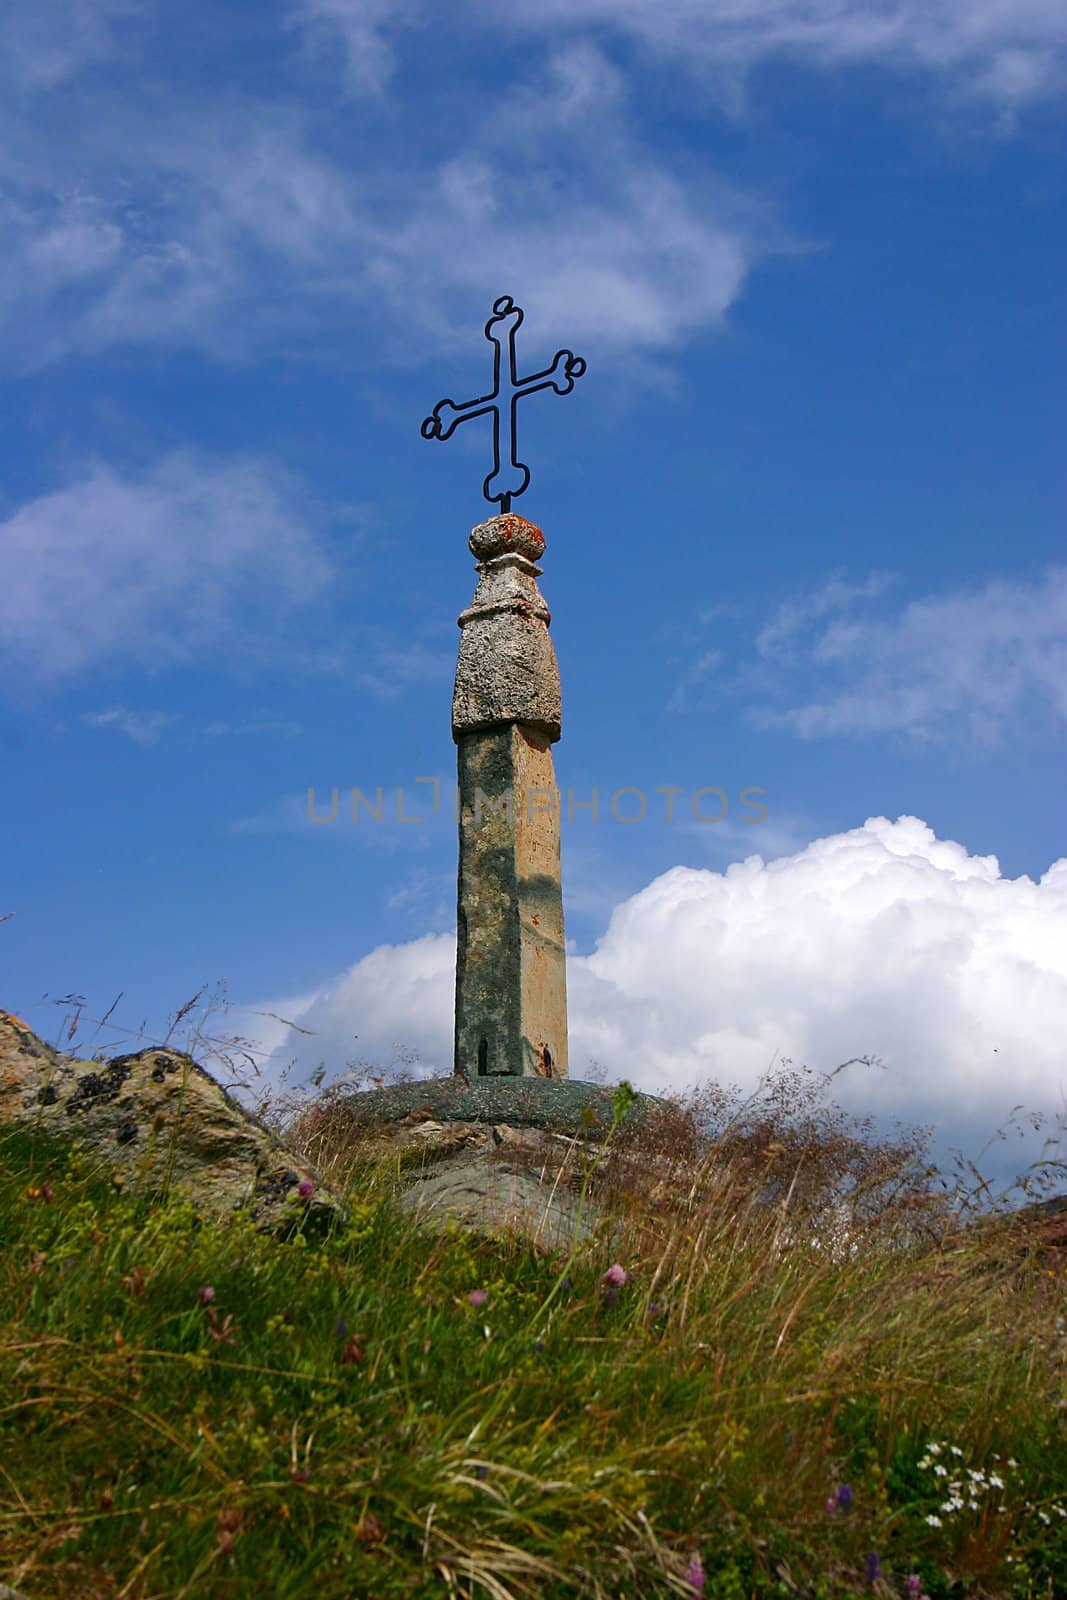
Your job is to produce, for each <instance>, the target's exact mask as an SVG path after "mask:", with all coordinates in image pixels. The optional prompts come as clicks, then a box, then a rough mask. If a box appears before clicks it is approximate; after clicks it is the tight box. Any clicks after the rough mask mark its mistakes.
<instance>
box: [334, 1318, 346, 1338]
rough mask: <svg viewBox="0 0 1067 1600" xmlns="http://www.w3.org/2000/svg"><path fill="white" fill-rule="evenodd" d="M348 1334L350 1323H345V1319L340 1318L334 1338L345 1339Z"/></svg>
mask: <svg viewBox="0 0 1067 1600" xmlns="http://www.w3.org/2000/svg"><path fill="white" fill-rule="evenodd" d="M347 1332H348V1323H347V1322H346V1321H345V1319H344V1317H338V1319H337V1326H336V1328H334V1330H333V1336H334V1338H335V1339H343V1338H344V1336H345V1334H346V1333H347Z"/></svg>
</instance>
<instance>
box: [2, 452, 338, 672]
mask: <svg viewBox="0 0 1067 1600" xmlns="http://www.w3.org/2000/svg"><path fill="white" fill-rule="evenodd" d="M331 571H332V568H331V562H330V559H329V556H328V553H327V550H326V548H325V544H324V542H323V539H322V536H321V533H320V531H319V530H318V529H317V528H315V527H313V526H312V525H311V523H310V520H309V511H308V508H307V506H306V505H304V504H302V501H301V497H300V495H299V493H298V486H297V484H296V482H295V480H293V479H292V478H291V477H290V476H289V475H287V474H286V473H284V472H282V471H280V470H279V469H278V468H276V467H274V466H272V465H270V464H268V463H266V462H264V461H260V460H255V459H248V458H243V459H240V460H230V461H221V462H220V461H217V460H213V459H210V458H208V457H205V456H203V455H200V454H197V453H194V452H190V451H182V452H176V453H174V454H172V455H169V456H166V457H164V458H163V459H162V460H160V461H159V462H158V463H157V464H156V465H155V466H154V467H152V468H150V469H149V470H147V471H145V472H142V473H141V474H139V475H136V476H134V475H129V476H123V475H120V474H119V473H117V472H116V471H114V470H113V469H112V468H110V467H108V466H106V465H103V464H96V465H94V466H92V467H90V468H89V469H88V470H87V471H86V472H85V475H84V476H83V477H81V478H80V479H79V480H78V481H75V482H72V483H71V484H69V485H68V487H66V488H63V489H57V490H55V491H53V492H52V493H50V494H45V495H42V496H41V497H40V498H39V499H36V500H33V501H30V502H29V503H28V504H26V505H24V506H22V507H21V508H20V509H19V510H17V511H15V512H14V513H13V514H12V515H11V516H9V517H8V518H7V519H6V521H4V522H2V523H0V587H2V589H3V592H4V595H5V604H4V606H3V607H2V608H0V660H2V661H4V662H5V663H6V667H7V672H8V679H9V684H11V685H12V686H13V687H14V688H15V689H16V690H17V689H18V688H19V687H20V685H21V687H22V688H23V690H29V688H30V687H31V686H32V685H34V684H47V683H50V682H53V681H56V680H59V679H61V678H66V677H70V676H72V675H74V674H77V673H80V672H84V671H86V670H88V669H90V668H94V667H97V666H100V665H103V664H112V663H129V662H131V661H133V662H138V663H140V664H141V665H142V666H145V667H148V668H158V667H161V666H169V665H173V664H176V663H187V662H189V661H193V660H201V659H205V658H208V659H211V658H214V659H217V658H219V657H220V656H221V657H223V658H225V657H230V658H231V659H232V658H234V657H242V656H246V657H250V658H252V659H260V658H262V657H263V656H265V655H268V654H269V653H270V652H271V650H272V649H273V648H276V646H277V642H278V639H279V638H280V637H284V636H285V633H286V628H287V622H288V619H287V616H286V610H285V609H284V608H283V607H282V606H281V605H280V603H279V597H280V596H283V597H284V601H285V608H288V609H289V610H290V611H300V610H301V609H302V608H304V607H306V606H308V605H310V604H313V603H314V602H316V601H317V600H320V599H321V598H322V597H323V595H324V593H325V592H327V591H328V589H329V581H330V576H331Z"/></svg>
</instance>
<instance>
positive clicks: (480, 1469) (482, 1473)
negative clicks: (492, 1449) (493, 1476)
mask: <svg viewBox="0 0 1067 1600" xmlns="http://www.w3.org/2000/svg"><path fill="white" fill-rule="evenodd" d="M474 1476H475V1477H476V1478H477V1479H478V1480H479V1481H480V1482H481V1483H484V1482H485V1480H486V1478H488V1476H489V1468H488V1467H487V1466H485V1464H484V1463H482V1464H481V1465H479V1466H477V1467H475V1469H474Z"/></svg>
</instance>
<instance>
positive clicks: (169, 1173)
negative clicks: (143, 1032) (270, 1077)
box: [0, 1011, 345, 1233]
mask: <svg viewBox="0 0 1067 1600" xmlns="http://www.w3.org/2000/svg"><path fill="white" fill-rule="evenodd" d="M7 1128H22V1129H25V1130H26V1131H27V1132H33V1131H38V1132H40V1133H41V1134H42V1135H44V1136H45V1137H51V1138H53V1139H59V1140H62V1141H63V1142H64V1143H67V1144H69V1143H70V1142H71V1141H72V1140H77V1141H79V1142H80V1144H81V1145H82V1146H83V1148H84V1149H85V1152H86V1154H88V1155H89V1156H90V1157H91V1158H95V1159H98V1160H99V1161H100V1162H101V1164H102V1165H103V1166H104V1167H105V1169H106V1170H108V1171H110V1172H111V1173H112V1174H113V1175H114V1177H115V1179H116V1181H117V1182H121V1183H122V1184H123V1185H124V1186H128V1190H129V1192H136V1193H140V1192H141V1191H142V1189H144V1190H146V1191H148V1192H151V1193H153V1194H156V1193H164V1192H170V1193H172V1194H178V1193H179V1192H184V1193H185V1196H186V1198H188V1199H189V1200H191V1201H192V1203H193V1204H194V1205H195V1206H196V1208H197V1209H198V1210H199V1211H200V1212H201V1213H202V1214H204V1215H205V1216H212V1217H216V1218H219V1219H221V1218H223V1217H225V1216H226V1215H227V1214H232V1213H247V1214H249V1215H251V1217H252V1218H253V1219H254V1222H255V1225H256V1228H257V1230H258V1231H261V1232H270V1233H274V1232H278V1231H280V1230H282V1229H283V1228H285V1227H286V1226H291V1225H292V1223H293V1221H294V1220H295V1218H297V1217H299V1216H301V1215H303V1216H304V1217H305V1219H306V1220H307V1221H308V1222H309V1223H311V1224H312V1226H313V1227H315V1228H316V1229H317V1228H319V1227H322V1226H324V1225H328V1224H329V1223H330V1222H331V1221H334V1220H341V1219H343V1217H344V1215H345V1207H344V1202H343V1201H342V1200H341V1198H340V1197H339V1196H338V1195H336V1194H333V1193H332V1192H330V1190H329V1189H328V1188H327V1187H326V1186H324V1185H323V1184H322V1182H321V1180H320V1178H319V1176H318V1174H317V1173H316V1172H315V1170H314V1169H313V1168H312V1167H311V1166H309V1164H308V1163H307V1162H306V1161H305V1160H303V1159H302V1158H301V1157H298V1156H295V1155H292V1154H290V1153H289V1152H288V1151H286V1150H284V1149H283V1148H282V1146H281V1144H280V1143H279V1141H278V1140H277V1139H276V1138H275V1136H274V1135H273V1134H272V1133H271V1132H270V1131H269V1129H267V1128H266V1127H265V1126H264V1125H263V1124H262V1123H261V1122H260V1121H259V1120H258V1118H256V1117H254V1116H252V1115H251V1114H250V1113H249V1112H247V1111H246V1110H245V1109H244V1108H243V1107H242V1106H240V1105H239V1104H238V1103H237V1102H236V1101H235V1100H234V1099H232V1097H231V1096H230V1095H229V1094H227V1092H226V1090H225V1089H224V1088H223V1087H222V1086H221V1084H219V1083H216V1081H215V1079H214V1078H212V1077H211V1076H210V1075H209V1074H208V1073H207V1072H205V1071H204V1069H203V1068H202V1067H200V1066H198V1065H197V1063H196V1062H195V1061H194V1060H193V1059H192V1057H191V1056H188V1055H184V1054H183V1053H182V1052H181V1051H178V1050H170V1049H151V1050H141V1051H139V1052H138V1053H137V1054H136V1055H123V1056H115V1057H114V1058H113V1059H112V1060H110V1061H106V1062H98V1061H81V1060H78V1059H77V1058H76V1057H74V1056H68V1055H64V1054H62V1053H60V1052H59V1051H56V1050H54V1049H53V1048H52V1047H51V1046H50V1045H47V1044H45V1042H44V1041H43V1040H42V1039H39V1038H38V1037H37V1036H36V1034H34V1033H33V1032H31V1030H30V1029H29V1028H28V1027H27V1026H26V1024H25V1023H24V1022H21V1021H20V1020H19V1018H18V1017H14V1016H12V1015H11V1014H10V1013H9V1012H6V1011H0V1161H2V1159H3V1144H2V1134H3V1132H4V1130H5V1129H7ZM303 1182H309V1183H311V1184H312V1185H313V1193H312V1195H311V1197H310V1198H309V1199H306V1200H302V1199H301V1198H300V1195H299V1186H300V1184H301V1183H303ZM294 1200H295V1202H296V1203H295V1204H294Z"/></svg>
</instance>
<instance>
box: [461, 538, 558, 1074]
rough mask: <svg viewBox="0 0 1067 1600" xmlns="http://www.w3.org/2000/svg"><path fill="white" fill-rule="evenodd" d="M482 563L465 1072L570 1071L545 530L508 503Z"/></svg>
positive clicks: (464, 721)
mask: <svg viewBox="0 0 1067 1600" xmlns="http://www.w3.org/2000/svg"><path fill="white" fill-rule="evenodd" d="M470 548H471V552H472V554H473V555H474V556H475V557H476V558H477V561H478V571H479V574H480V578H479V582H478V588H477V592H476V593H475V596H474V600H473V602H472V603H471V605H470V607H469V608H468V610H466V611H464V612H463V613H462V615H461V616H460V618H459V626H460V628H461V629H462V633H461V635H460V645H459V662H458V665H457V667H456V686H455V692H454V694H453V698H452V737H453V738H454V739H455V741H456V746H457V759H458V768H459V894H458V906H457V947H456V1036H455V1071H456V1073H457V1074H459V1075H460V1076H464V1077H467V1078H469V1079H470V1080H471V1081H472V1082H473V1081H474V1080H475V1079H477V1078H479V1077H481V1078H493V1077H542V1078H565V1077H566V1076H567V972H566V954H565V946H564V938H563V895H562V890H561V887H560V800H559V790H558V789H557V787H556V781H555V774H554V772H553V767H552V749H551V747H552V745H553V744H555V742H556V741H557V740H558V739H559V736H560V731H561V719H562V712H561V703H560V688H559V668H558V666H557V664H556V652H555V650H554V649H553V648H552V640H551V639H550V638H549V635H548V624H549V622H550V620H551V616H550V613H549V610H548V607H547V606H546V605H545V602H544V600H543V599H542V597H541V593H540V591H539V589H538V587H537V579H538V578H539V577H540V575H541V568H540V567H538V566H536V565H535V562H536V560H537V558H538V557H540V556H541V554H542V553H543V551H544V548H545V541H544V538H543V536H542V534H541V530H540V528H535V527H534V525H533V523H532V522H527V521H526V520H525V518H523V517H519V516H516V515H515V514H514V513H513V512H505V513H504V514H503V515H501V516H496V517H490V519H489V521H488V522H483V523H481V524H479V526H478V527H477V528H475V529H474V531H473V532H472V534H471V536H470Z"/></svg>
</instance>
